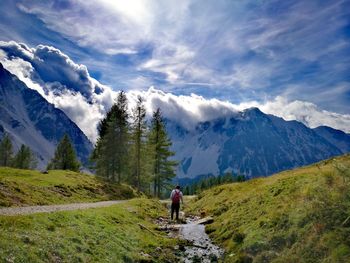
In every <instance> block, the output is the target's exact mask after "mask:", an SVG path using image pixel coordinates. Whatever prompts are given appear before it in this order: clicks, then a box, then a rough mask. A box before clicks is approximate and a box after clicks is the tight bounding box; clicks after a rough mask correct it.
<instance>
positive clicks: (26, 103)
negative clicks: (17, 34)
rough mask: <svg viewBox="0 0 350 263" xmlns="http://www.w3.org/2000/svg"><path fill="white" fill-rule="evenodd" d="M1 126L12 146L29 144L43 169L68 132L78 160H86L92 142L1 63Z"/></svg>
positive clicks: (63, 114) (62, 114) (65, 116)
mask: <svg viewBox="0 0 350 263" xmlns="http://www.w3.org/2000/svg"><path fill="white" fill-rule="evenodd" d="M0 125H1V127H2V130H4V131H6V132H8V133H9V134H10V136H11V137H12V139H13V141H14V146H15V148H18V147H20V145H21V144H25V145H27V146H29V147H30V148H31V149H32V150H33V151H34V152H35V154H36V155H37V157H38V161H39V168H44V167H45V166H46V164H47V162H48V161H49V160H50V159H51V157H52V156H53V153H54V150H55V147H56V145H57V143H58V141H59V140H60V139H61V138H62V136H63V135H64V134H65V133H67V134H68V135H69V137H70V138H71V140H72V143H73V145H74V147H75V150H76V152H77V155H78V157H79V159H80V160H81V162H83V163H86V162H87V160H88V156H89V154H90V152H91V150H92V144H91V142H90V141H89V140H88V138H87V137H86V136H85V134H84V133H83V132H82V131H81V130H80V129H79V128H78V126H77V125H76V124H75V123H74V122H73V121H71V120H70V119H69V118H68V117H67V115H66V114H65V113H64V112H63V111H61V110H59V109H57V108H55V107H54V106H53V105H52V104H50V103H48V102H47V101H46V100H45V99H44V98H43V97H42V96H41V95H40V94H39V93H38V92H37V91H35V90H31V89H29V88H28V87H27V86H26V85H25V84H24V83H23V82H21V81H20V80H19V79H18V78H17V77H16V76H14V75H12V74H11V73H10V72H8V71H7V70H6V69H4V68H3V66H2V65H1V63H0Z"/></svg>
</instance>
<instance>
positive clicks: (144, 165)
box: [130, 96, 150, 190]
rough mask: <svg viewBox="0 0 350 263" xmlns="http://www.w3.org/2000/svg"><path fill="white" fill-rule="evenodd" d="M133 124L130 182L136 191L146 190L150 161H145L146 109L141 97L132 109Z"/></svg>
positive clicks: (146, 149) (146, 150)
mask: <svg viewBox="0 0 350 263" xmlns="http://www.w3.org/2000/svg"><path fill="white" fill-rule="evenodd" d="M132 119H133V123H132V134H131V145H132V148H131V149H132V153H131V160H132V163H131V167H132V171H131V172H132V173H131V177H130V179H131V180H130V182H131V184H132V185H133V186H135V187H136V188H137V189H138V190H141V189H143V190H147V187H146V185H148V181H149V177H150V175H149V174H150V166H149V165H148V164H150V160H147V152H148V148H147V142H146V135H147V122H146V108H145V106H144V104H143V99H142V97H141V96H138V98H137V104H136V106H135V108H134V109H133V116H132Z"/></svg>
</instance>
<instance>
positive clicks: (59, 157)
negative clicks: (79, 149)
mask: <svg viewBox="0 0 350 263" xmlns="http://www.w3.org/2000/svg"><path fill="white" fill-rule="evenodd" d="M79 167H80V163H79V162H78V160H77V157H76V154H75V151H74V148H73V145H72V143H71V141H70V139H69V136H68V135H67V134H65V135H64V136H63V138H62V139H61V141H60V142H59V144H58V145H57V148H56V151H55V156H54V157H53V158H52V159H51V162H50V163H49V165H48V167H47V169H48V170H51V169H53V170H56V169H57V170H71V171H79Z"/></svg>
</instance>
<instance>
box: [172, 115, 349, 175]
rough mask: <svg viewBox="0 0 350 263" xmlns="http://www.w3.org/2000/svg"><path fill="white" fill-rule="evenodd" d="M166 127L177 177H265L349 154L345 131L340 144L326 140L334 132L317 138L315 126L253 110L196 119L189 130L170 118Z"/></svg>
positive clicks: (332, 130) (317, 133)
mask: <svg viewBox="0 0 350 263" xmlns="http://www.w3.org/2000/svg"><path fill="white" fill-rule="evenodd" d="M167 127H168V131H169V134H170V137H171V138H172V140H173V150H174V151H175V152H176V159H177V160H179V161H180V165H179V167H178V173H177V174H178V177H179V178H184V177H189V178H195V177H197V176H200V175H208V174H212V175H220V174H224V173H225V172H231V171H232V172H234V173H237V174H244V175H246V176H247V177H257V176H266V175H270V174H273V173H275V172H278V171H282V170H285V169H291V168H294V167H298V166H302V165H306V164H310V163H313V162H317V161H319V160H323V159H326V158H329V157H331V156H336V155H340V154H342V153H345V152H349V148H347V147H345V146H344V147H342V146H343V144H344V145H348V144H349V143H350V138H349V136H348V135H346V134H345V135H346V136H343V137H341V140H342V144H340V143H339V142H338V141H337V140H335V139H334V140H331V139H330V138H333V137H332V136H333V135H334V134H336V133H337V132H339V131H336V130H334V129H331V128H330V129H328V132H329V133H330V134H331V135H328V136H322V135H321V132H320V131H318V130H317V129H316V130H313V129H310V128H308V127H306V126H305V125H304V124H302V123H300V122H297V121H285V120H283V119H282V118H278V117H276V116H273V115H267V114H264V113H262V112H261V111H260V110H259V109H257V108H251V109H247V110H245V111H242V112H239V113H236V114H233V115H232V117H227V118H220V119H217V120H214V121H211V122H204V123H200V124H198V125H197V127H196V128H195V129H194V130H191V131H189V130H186V129H184V128H183V127H181V126H180V125H178V124H176V123H174V122H172V121H171V120H167ZM334 136H335V135H334ZM337 138H338V137H337Z"/></svg>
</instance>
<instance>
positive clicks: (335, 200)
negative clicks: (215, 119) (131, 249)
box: [187, 155, 350, 263]
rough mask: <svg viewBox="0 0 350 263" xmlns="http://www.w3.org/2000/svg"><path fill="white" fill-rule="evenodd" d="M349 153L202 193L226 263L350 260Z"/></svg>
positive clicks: (197, 207)
mask: <svg viewBox="0 0 350 263" xmlns="http://www.w3.org/2000/svg"><path fill="white" fill-rule="evenodd" d="M349 173H350V155H345V156H341V157H338V158H334V159H330V160H326V161H323V162H320V163H317V164H314V165H310V166H306V167H302V168H298V169H295V170H290V171H285V172H282V173H279V174H276V175H273V176H271V177H266V178H259V179H254V180H250V181H247V182H244V183H233V184H227V185H221V186H217V187H214V188H212V189H209V190H207V191H204V192H202V193H201V194H200V195H199V196H198V197H197V199H196V200H195V201H194V202H191V203H190V204H189V206H188V207H187V212H189V213H195V214H198V213H202V214H203V213H205V214H208V215H212V216H213V217H214V219H215V221H214V223H213V224H211V225H208V226H207V228H206V231H207V232H208V233H209V235H210V237H211V238H212V239H213V240H214V242H216V243H217V244H219V245H221V246H223V247H224V248H225V249H226V256H225V262H344V263H345V262H350V218H349V216H350V174H349Z"/></svg>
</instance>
